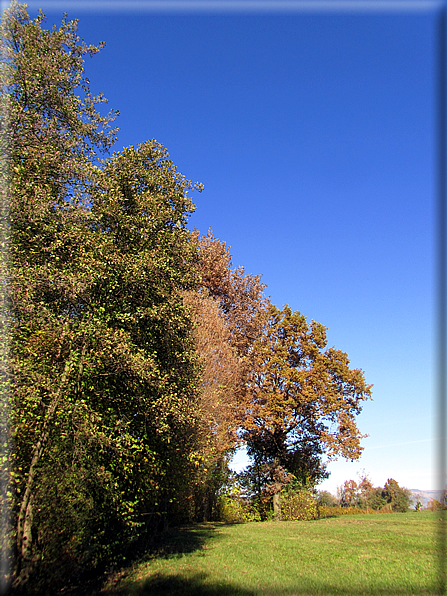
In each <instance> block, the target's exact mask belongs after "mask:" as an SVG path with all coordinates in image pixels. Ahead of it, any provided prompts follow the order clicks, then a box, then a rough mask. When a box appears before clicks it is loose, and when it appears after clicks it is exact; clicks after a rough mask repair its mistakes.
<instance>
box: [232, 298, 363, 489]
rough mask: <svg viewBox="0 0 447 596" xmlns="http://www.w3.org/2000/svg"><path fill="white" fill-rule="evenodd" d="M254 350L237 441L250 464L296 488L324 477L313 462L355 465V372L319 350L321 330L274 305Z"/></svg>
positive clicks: (337, 355)
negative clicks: (276, 469) (273, 468)
mask: <svg viewBox="0 0 447 596" xmlns="http://www.w3.org/2000/svg"><path fill="white" fill-rule="evenodd" d="M262 329H263V331H262V335H261V336H260V337H259V338H258V339H257V340H256V341H255V342H254V345H253V360H254V363H255V366H254V369H253V375H252V378H251V380H250V383H249V389H250V392H251V402H250V407H249V411H248V412H247V418H246V421H245V423H244V440H245V441H246V443H247V446H248V453H249V455H250V456H251V458H252V460H253V461H255V462H256V463H275V465H278V466H281V467H282V468H284V469H285V470H287V471H288V472H289V473H291V474H293V475H294V476H295V477H296V478H297V479H298V480H301V482H304V483H309V482H310V483H315V482H317V481H318V480H319V479H320V478H322V477H324V476H325V471H324V466H323V465H322V463H321V455H322V454H323V453H325V454H326V455H327V457H328V458H335V457H338V456H342V457H344V458H346V459H351V460H354V459H357V458H358V457H359V456H360V454H361V451H362V448H361V446H360V439H361V438H362V435H361V434H360V433H359V431H358V429H357V426H356V424H355V416H356V415H357V414H359V413H360V411H361V407H362V402H363V401H364V400H366V399H368V398H369V397H370V392H371V386H368V385H366V383H365V379H364V375H363V372H362V371H361V370H357V369H353V370H352V369H350V368H349V359H348V356H347V355H346V354H345V353H344V352H341V351H339V350H335V349H334V348H327V339H326V330H325V328H324V327H323V326H322V325H321V324H319V323H316V322H312V323H311V324H310V325H309V324H308V323H307V321H306V319H305V317H304V316H303V315H301V314H300V313H299V312H295V313H294V312H292V310H291V309H290V308H289V307H288V306H285V307H284V308H283V309H282V310H279V309H278V308H277V307H275V306H274V305H269V307H268V308H267V309H266V311H264V313H263V314H262Z"/></svg>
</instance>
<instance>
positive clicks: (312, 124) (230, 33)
mask: <svg viewBox="0 0 447 596" xmlns="http://www.w3.org/2000/svg"><path fill="white" fill-rule="evenodd" d="M28 4H29V11H30V13H31V15H35V13H36V11H37V8H38V7H40V6H42V7H44V9H45V12H46V14H47V17H48V19H47V23H48V25H51V24H52V23H53V22H56V23H59V22H60V20H61V16H62V12H63V11H64V10H67V11H68V16H69V17H72V18H79V19H80V22H79V29H78V30H79V34H80V36H81V37H83V38H84V39H85V40H86V41H87V42H89V43H97V42H99V41H100V40H104V41H105V42H106V47H105V49H104V50H103V51H102V52H101V53H100V54H99V55H97V56H95V57H94V58H92V59H87V62H86V71H87V76H88V77H89V78H90V81H91V88H92V90H93V91H94V92H99V91H101V92H103V93H104V94H105V96H106V97H107V98H108V99H109V107H111V108H114V109H118V110H120V112H121V115H120V117H119V118H118V119H117V125H118V126H119V127H120V132H119V135H118V143H117V145H116V150H119V149H121V148H122V147H123V146H128V145H135V146H136V145H137V144H138V143H140V142H143V141H145V140H147V139H152V138H155V139H157V141H159V142H161V143H163V144H164V145H165V146H166V147H167V149H168V151H169V153H170V156H171V158H172V160H173V162H174V163H175V164H176V165H177V167H178V169H179V171H181V172H182V173H183V174H184V175H185V176H186V177H187V178H190V179H192V180H193V181H200V182H202V183H203V184H204V185H205V190H204V192H203V193H202V194H197V193H195V202H196V204H197V211H196V213H195V214H194V215H193V217H192V218H191V228H193V227H197V228H198V229H199V230H200V231H201V232H203V233H206V231H207V230H208V228H210V227H211V228H212V230H213V231H214V234H215V236H216V237H218V238H219V239H221V240H224V241H225V242H227V244H229V245H230V246H231V253H232V255H233V263H234V265H243V266H244V267H245V268H246V271H247V272H248V273H254V274H257V273H261V274H262V275H263V281H264V282H265V283H266V284H267V286H268V287H267V292H268V294H269V295H270V296H271V300H272V302H274V303H275V304H277V305H278V306H282V305H283V304H285V303H287V304H289V305H290V306H291V307H292V308H293V309H294V310H299V311H300V312H302V313H303V314H304V315H305V316H306V317H307V318H308V319H309V320H310V319H314V320H317V321H319V322H321V323H323V324H324V325H325V326H327V327H328V338H329V345H331V346H332V345H334V346H336V347H337V348H339V349H341V350H344V351H345V352H347V353H348V354H349V356H350V358H351V365H352V366H353V367H355V368H362V369H363V370H364V371H365V377H366V380H367V382H368V383H373V384H374V388H373V399H374V401H371V402H368V403H366V404H365V406H364V410H363V412H362V414H361V415H360V416H359V417H358V426H359V428H360V430H361V431H362V432H363V433H368V434H369V435H370V436H369V438H367V439H365V440H364V441H363V445H364V447H365V450H364V453H363V456H362V458H361V459H360V460H359V461H358V462H355V463H345V462H343V461H341V462H336V463H333V464H331V465H330V467H329V470H330V471H331V477H330V479H329V480H328V481H326V482H325V483H324V484H323V485H322V486H321V488H325V489H327V490H331V491H332V492H335V490H336V486H337V485H339V484H341V483H342V482H343V481H344V480H346V479H349V478H353V479H355V478H356V473H357V472H358V471H361V470H363V469H364V470H365V471H366V472H367V473H368V474H369V475H370V478H371V479H372V481H373V483H374V484H375V485H383V484H384V483H385V482H386V480H387V478H389V477H393V478H395V479H396V480H397V481H398V482H399V484H401V485H402V486H406V487H408V488H418V489H422V490H426V489H433V488H436V476H435V474H434V458H435V455H436V446H437V442H436V436H435V417H436V402H435V397H434V390H435V365H434V359H435V331H436V326H435V306H436V301H435V291H436V280H435V271H436V266H435V263H436V242H435V216H436V168H435V164H436V154H435V147H436V145H435V140H436V120H435V116H436V114H435V106H436V77H435V65H436V60H435V58H436V54H435V51H436V50H435V48H436V46H435V11H434V10H428V11H425V12H423V11H422V12H417V11H416V12H411V11H410V12H408V11H405V10H403V11H400V12H394V13H393V12H386V13H385V12H368V11H366V12H355V11H353V12H344V11H342V10H340V11H338V12H337V10H332V11H330V12H324V11H313V12H312V11H311V12H307V13H300V12H299V11H290V10H289V11H284V12H281V11H275V12H268V11H267V12H263V11H255V10H253V11H250V10H248V11H246V12H245V13H240V12H237V11H234V12H231V11H225V12H224V11H219V10H215V11H214V12H212V11H211V12H210V11H208V12H204V11H200V10H197V11H193V12H188V11H187V10H185V11H183V12H179V11H176V10H172V11H171V12H168V11H167V10H165V12H164V13H160V12H157V11H153V10H140V11H131V10H130V8H129V6H130V4H128V5H127V6H128V8H127V9H126V2H123V3H122V4H121V8H117V5H115V6H112V5H111V4H108V3H107V2H103V3H101V2H96V3H95V2H92V3H91V5H92V6H95V9H90V10H89V11H87V10H85V9H83V8H82V7H77V5H76V3H75V2H71V3H69V2H64V1H63V0H60V1H59V2H58V3H57V11H56V10H55V9H54V3H53V4H52V5H51V4H49V3H45V2H34V0H31V1H30V2H29V3H28ZM149 4H150V3H147V6H146V9H148V7H149ZM186 4H188V3H186ZM151 6H153V5H151ZM45 7H46V8H45ZM48 7H50V9H49V8H48Z"/></svg>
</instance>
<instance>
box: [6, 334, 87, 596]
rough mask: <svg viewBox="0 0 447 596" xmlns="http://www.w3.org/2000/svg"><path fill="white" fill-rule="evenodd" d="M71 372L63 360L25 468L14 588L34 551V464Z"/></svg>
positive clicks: (28, 567) (28, 568)
mask: <svg viewBox="0 0 447 596" xmlns="http://www.w3.org/2000/svg"><path fill="white" fill-rule="evenodd" d="M86 348H87V345H86V343H85V342H84V344H83V346H82V352H81V359H80V362H79V369H78V375H77V384H78V385H79V382H80V375H82V371H83V366H84V357H85V353H86ZM69 374H70V362H69V361H68V360H67V361H66V363H65V367H64V371H63V373H62V376H61V380H60V382H59V386H58V388H57V391H56V392H55V394H54V396H53V399H52V401H51V402H50V405H49V406H48V409H47V415H46V416H45V421H44V423H43V425H42V429H41V432H40V437H39V440H38V441H37V444H36V447H35V448H34V452H33V457H32V459H31V464H30V467H29V470H28V477H27V479H26V484H25V491H24V493H23V498H22V503H21V505H20V511H19V515H18V519H17V543H16V544H17V562H16V567H15V571H14V576H15V579H14V582H13V588H16V587H18V586H19V585H22V584H24V583H26V581H27V580H28V577H29V573H30V571H31V568H32V565H33V559H32V551H33V539H32V532H31V528H32V520H33V498H34V494H33V492H32V489H33V484H34V479H35V475H36V469H37V465H38V464H39V462H40V460H41V458H42V455H43V452H44V450H45V446H46V443H47V441H48V437H49V435H50V422H51V420H52V418H53V416H54V413H55V412H56V408H57V406H58V404H59V402H60V400H61V397H62V394H63V391H64V389H65V388H66V386H67V384H68V378H69Z"/></svg>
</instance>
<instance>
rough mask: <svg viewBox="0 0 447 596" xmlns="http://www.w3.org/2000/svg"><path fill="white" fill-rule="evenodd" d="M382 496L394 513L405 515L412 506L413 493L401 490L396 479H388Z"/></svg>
mask: <svg viewBox="0 0 447 596" xmlns="http://www.w3.org/2000/svg"><path fill="white" fill-rule="evenodd" d="M382 496H383V497H384V498H385V500H386V502H387V503H388V504H389V505H390V506H391V508H392V510H393V511H399V512H401V513H405V512H406V511H408V509H409V508H410V505H411V491H409V490H408V489H407V488H401V487H400V486H399V484H398V483H397V481H396V480H394V478H388V480H387V481H386V483H385V486H384V487H383V492H382Z"/></svg>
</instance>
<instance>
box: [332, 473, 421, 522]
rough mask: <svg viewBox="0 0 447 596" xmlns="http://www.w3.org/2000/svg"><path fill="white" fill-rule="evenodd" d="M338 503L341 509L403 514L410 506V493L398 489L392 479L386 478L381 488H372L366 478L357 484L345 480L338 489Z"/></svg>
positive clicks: (401, 488) (403, 489)
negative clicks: (387, 511)
mask: <svg viewBox="0 0 447 596" xmlns="http://www.w3.org/2000/svg"><path fill="white" fill-rule="evenodd" d="M337 496H338V503H339V504H340V505H341V506H342V507H358V508H360V509H372V510H375V511H379V510H387V509H389V510H391V511H398V512H401V513H405V512H406V511H408V509H409V507H410V506H411V502H412V499H411V491H410V490H408V489H407V488H403V487H400V486H399V484H398V482H397V481H396V480H394V478H388V480H387V481H386V483H385V485H384V486H383V487H380V486H373V484H372V483H371V481H370V479H369V478H368V476H366V475H365V476H363V477H361V478H360V479H359V482H358V483H357V482H356V481H355V480H346V481H345V482H344V483H343V485H342V486H340V487H339V489H338V495H337Z"/></svg>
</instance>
